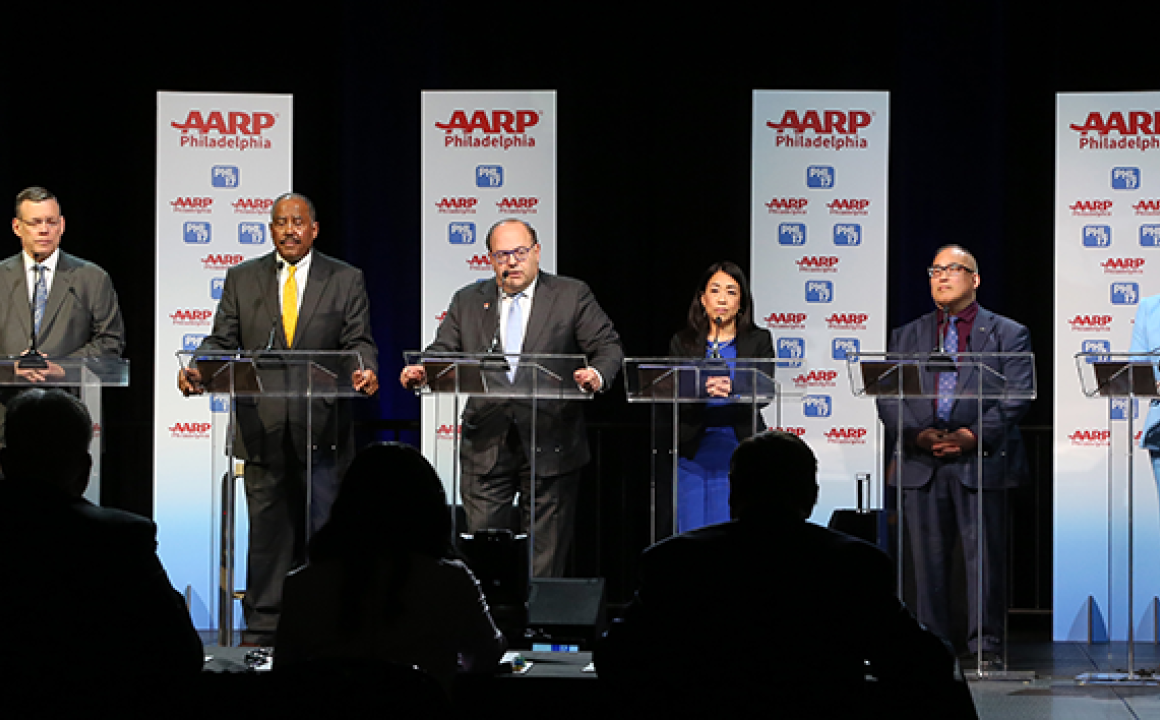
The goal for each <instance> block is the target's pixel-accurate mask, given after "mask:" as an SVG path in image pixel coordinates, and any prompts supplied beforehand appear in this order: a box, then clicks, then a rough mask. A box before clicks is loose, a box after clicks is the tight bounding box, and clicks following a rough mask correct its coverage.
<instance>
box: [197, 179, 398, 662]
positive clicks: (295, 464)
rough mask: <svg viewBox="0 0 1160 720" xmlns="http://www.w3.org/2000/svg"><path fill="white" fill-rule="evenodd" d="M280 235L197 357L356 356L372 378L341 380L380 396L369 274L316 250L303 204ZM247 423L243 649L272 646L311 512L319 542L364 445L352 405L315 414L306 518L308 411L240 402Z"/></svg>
mask: <svg viewBox="0 0 1160 720" xmlns="http://www.w3.org/2000/svg"><path fill="white" fill-rule="evenodd" d="M270 233H271V235H272V237H273V239H274V247H275V250H276V252H273V253H270V254H269V255H264V256H262V257H259V258H254V259H252V260H248V261H246V262H244V263H241V264H240V265H238V266H236V267H234V268H232V269H231V270H230V271H229V272H228V273H226V280H225V286H224V288H223V289H222V299H221V301H220V302H219V303H218V307H217V312H216V313H215V314H214V324H213V332H212V333H211V334H210V335H209V336H208V337H207V338H206V339H205V340H204V341H202V344H201V346H200V347H199V348H198V350H197V352H198V353H204V352H223V351H224V352H234V351H238V350H241V351H260V350H270V351H278V350H346V351H356V352H358V353H359V355H360V356H361V358H362V362H361V367H358V366H353V367H339V366H336V367H334V368H332V370H334V371H335V372H336V373H343V374H344V375H349V377H350V378H351V386H352V387H353V388H354V389H355V390H357V391H359V392H362V393H364V394H366V395H373V394H374V393H375V392H377V391H378V387H379V384H378V377H377V375H376V373H377V371H378V348H377V347H376V346H375V341H374V338H373V337H371V325H370V311H369V304H368V301H367V294H366V286H365V284H364V282H363V274H362V271H361V270H359V269H357V268H355V267H352V266H351V265H348V264H346V263H344V262H342V261H340V260H336V259H334V258H331V257H328V256H326V255H323V254H322V253H320V252H317V251H313V250H312V248H313V245H314V239H315V237H316V236H317V235H318V221H317V219H316V216H315V213H314V206H313V204H312V203H311V202H310V200H309V199H307V198H306V197H305V196H303V195H299V194H297V193H287V194H285V195H282V196H281V197H279V198H278V199H277V200H275V202H274V209H273V212H272V214H271V222H270ZM286 374H287V377H286V378H285V380H284V381H285V387H286V388H287V389H289V390H291V391H293V389H294V388H296V387H300V388H302V390H303V392H304V391H305V387H306V383H305V378H299V379H295V378H294V377H292V375H293V371H292V370H288V371H287V373H286ZM177 384H178V388H179V389H180V390H181V391H182V392H183V393H184V394H185V395H187V396H188V395H197V394H201V393H202V392H204V391H205V388H204V386H203V385H202V377H201V373H200V372H199V370H197V369H196V368H189V369H187V370H182V371H181V372H180V373H179V374H178V380H177ZM264 389H265V388H264ZM237 417H238V428H239V432H238V435H239V437H236V438H235V453H236V454H237V456H238V457H241V458H244V459H245V460H246V503H247V506H248V509H249V515H250V547H249V557H248V559H247V564H248V570H247V580H246V597H245V601H244V603H243V606H244V609H245V614H246V633H245V634H244V635H243V638H242V641H243V643H245V644H253V645H270V644H272V641H273V636H274V631H275V630H276V628H277V624H278V616H279V614H280V612H281V607H282V581H283V580H284V579H285V577H286V573H288V572H289V571H290V570H292V569H293V568H295V567H296V566H298V565H300V564H302V562H303V561H304V559H305V544H306V536H307V529H306V516H307V512H308V513H309V518H310V531H311V532H313V531H314V530H317V529H318V528H319V527H321V526H322V524H323V523H325V522H326V519H327V517H328V516H329V514H330V506H331V504H332V503H333V501H334V497H335V495H336V494H337V492H338V482H339V478H341V477H342V473H343V471H344V469H345V467H346V465H347V464H349V462H350V460H351V458H352V457H353V455H354V437H353V435H352V433H351V426H350V416H349V407H348V406H347V404H346V403H345V402H342V401H339V402H333V403H332V402H330V401H328V400H315V401H314V402H313V404H312V406H311V425H312V436H311V438H310V439H309V444H310V446H311V461H312V465H311V473H310V474H311V478H312V480H313V482H312V484H311V486H310V495H309V497H310V507H309V510H308V511H307V503H306V498H307V493H306V448H307V444H308V442H307V437H306V402H305V399H304V398H302V397H293V396H285V395H282V396H273V395H269V394H268V395H266V396H265V397H263V398H261V399H260V400H259V399H257V398H253V397H242V398H238V400H237Z"/></svg>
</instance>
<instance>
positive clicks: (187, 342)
mask: <svg viewBox="0 0 1160 720" xmlns="http://www.w3.org/2000/svg"><path fill="white" fill-rule="evenodd" d="M202 340H205V334H204V333H186V334H185V335H182V336H181V349H182V350H184V351H185V352H193V351H195V350H197V349H198V348H199V347H201V341H202Z"/></svg>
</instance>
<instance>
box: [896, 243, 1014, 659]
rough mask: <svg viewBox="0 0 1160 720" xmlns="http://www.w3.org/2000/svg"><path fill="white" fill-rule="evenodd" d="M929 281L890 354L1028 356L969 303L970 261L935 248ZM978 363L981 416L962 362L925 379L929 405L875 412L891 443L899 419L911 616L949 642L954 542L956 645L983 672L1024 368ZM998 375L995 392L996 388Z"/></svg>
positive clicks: (993, 652)
mask: <svg viewBox="0 0 1160 720" xmlns="http://www.w3.org/2000/svg"><path fill="white" fill-rule="evenodd" d="M928 273H929V276H930V290H931V296H932V297H933V298H934V302H935V305H936V306H937V307H936V310H935V311H934V312H931V313H928V314H926V315H924V316H922V317H920V318H918V319H917V320H914V321H913V322H911V323H909V324H907V325H904V326H902V327H901V328H897V329H896V330H894V331H893V332H892V333H891V336H890V344H889V346H888V349H889V351H890V352H892V353H931V352H935V351H938V350H942V351H944V352H947V353H956V352H969V353H1030V351H1031V340H1030V336H1029V334H1028V332H1027V328H1026V327H1024V326H1023V325H1020V324H1019V323H1017V322H1015V321H1013V320H1010V319H1008V318H1005V317H1003V316H1001V315H997V314H995V313H993V312H990V311H989V310H986V309H984V308H982V307H980V306H979V304H978V303H977V302H976V300H975V295H976V290H977V289H978V287H979V265H978V262H977V261H976V260H975V257H974V255H972V254H971V253H970V252H968V251H967V250H966V249H964V248H962V247H960V246H958V245H947V246H944V247H942V248H940V249H939V251H938V253H937V254H936V255H935V258H934V262H933V263H932V264H931V266H930V268H929V271H928ZM985 364H986V366H987V367H986V368H983V369H982V372H983V373H984V374H983V380H984V388H983V392H982V395H983V396H984V398H985V399H983V401H982V414H981V415H980V412H979V400H978V398H979V396H980V392H979V389H978V388H979V382H980V375H979V373H980V371H981V369H980V368H979V367H978V366H977V365H974V366H973V365H971V364H967V365H964V366H963V367H962V368H961V369H960V370H958V371H957V372H953V373H952V372H939V373H938V377H937V379H934V378H932V379H931V387H937V388H938V398H937V399H931V398H929V397H927V398H911V399H907V400H903V401H902V402H901V403H900V402H899V401H898V400H889V399H886V398H880V399H879V401H878V413H879V416H880V417H881V418H882V422H883V425H884V426H885V429H886V431H887V433H888V434H890V435H891V436H893V435H894V434H896V433H897V428H898V421H899V413H900V412H901V413H902V443H901V446H902V457H901V458H895V468H896V471H895V478H896V482H897V485H898V486H899V487H901V488H902V501H903V522H904V524H905V526H906V536H907V538H908V539H909V548H910V551H911V553H912V555H913V557H914V566H915V584H916V591H917V603H916V608H915V609H916V612H917V614H918V619H919V620H920V621H922V622H923V624H925V625H926V626H927V627H929V628H930V629H931V630H933V631H934V632H936V633H938V634H939V635H940V636H942V637H943V638H946V639H947V640H951V641H952V642H953V641H954V640H955V638H953V637H952V632H951V628H952V621H951V605H952V598H951V597H950V593H949V589H950V582H951V578H950V571H951V568H952V562H951V561H952V557H953V552H954V548H955V545H956V543H959V542H961V544H962V548H963V557H964V560H965V563H966V569H967V588H968V598H967V600H968V603H967V604H968V608H969V617H968V618H967V626H968V636H967V646H968V649H969V650H970V651H971V653H972V654H974V653H981V654H982V656H983V662H984V663H985V664H986V665H987V667H986V668H983V669H991V670H1001V669H1003V663H1004V658H1003V638H1004V634H1005V633H1004V618H1005V614H1006V600H1007V583H1006V578H1007V563H1006V559H1007V527H1006V525H1007V518H1006V511H1005V508H1006V490H1007V489H1009V488H1013V487H1015V486H1017V485H1018V484H1019V482H1020V480H1021V479H1022V478H1023V477H1024V476H1025V475H1026V473H1027V459H1026V456H1025V454H1024V450H1023V439H1022V436H1021V435H1020V433H1019V422H1020V420H1022V419H1023V417H1024V416H1025V415H1026V414H1027V411H1028V409H1029V408H1030V406H1031V401H1030V399H1028V398H1029V394H1030V391H1031V390H1032V389H1033V386H1034V368H1033V366H1032V363H1031V361H1030V360H1029V359H1028V358H1025V357H1024V358H1020V357H1003V356H995V357H992V358H989V359H987V360H986V361H985ZM999 378H1002V381H1001V382H999V384H1000V385H1002V387H996V382H998V380H997V379H999ZM1004 388H1006V389H1008V390H1009V391H1012V392H1011V393H1010V395H1011V397H1009V398H1001V397H994V396H996V395H1001V394H1003V390H1004ZM891 446H892V447H893V446H895V444H894V442H893V438H892V442H891ZM980 446H981V447H980ZM980 450H981V455H982V473H981V475H982V486H981V487H980V473H979V455H980ZM980 493H981V495H982V497H981V500H982V508H983V511H982V512H983V515H982V518H980V517H979V506H980V502H979V501H980ZM980 531H982V554H981V555H980V553H979V552H978V549H979V544H980ZM980 580H981V583H982V584H981V588H980ZM980 590H981V592H980ZM980 596H981V597H982V608H981V610H982V616H983V617H982V627H979V622H978V617H979V610H980V608H979V605H978V599H979V598H980Z"/></svg>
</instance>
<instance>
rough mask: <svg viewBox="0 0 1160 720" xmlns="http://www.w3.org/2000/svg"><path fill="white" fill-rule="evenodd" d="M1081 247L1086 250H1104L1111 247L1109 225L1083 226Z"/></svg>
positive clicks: (1110, 228) (1110, 229) (1110, 227)
mask: <svg viewBox="0 0 1160 720" xmlns="http://www.w3.org/2000/svg"><path fill="white" fill-rule="evenodd" d="M1083 246H1084V247H1087V248H1106V247H1111V246H1112V226H1111V225H1084V226H1083Z"/></svg>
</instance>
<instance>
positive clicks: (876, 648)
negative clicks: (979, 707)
mask: <svg viewBox="0 0 1160 720" xmlns="http://www.w3.org/2000/svg"><path fill="white" fill-rule="evenodd" d="M816 477H817V459H816V458H815V456H814V453H813V451H812V450H811V449H810V447H809V446H808V445H806V443H805V442H804V441H802V440H801V439H800V438H798V437H797V436H795V435H793V434H790V433H787V432H783V431H768V432H763V433H760V434H758V435H755V436H752V437H750V438H747V439H745V440H743V441H742V442H741V443H740V444H739V445H738V447H737V449H736V451H735V452H734V453H733V457H732V459H731V462H730V471H729V484H730V493H729V507H730V515H731V517H732V518H733V519H732V520H731V521H729V522H725V523H720V524H717V525H710V526H707V527H704V528H700V529H697V530H693V531H690V532H687V533H684V534H681V535H677V536H674V537H671V538H668V539H666V540H664V541H662V542H660V543H657V544H656V545H653V546H652V547H650V548H648V549H647V550H645V552H644V554H643V555H642V556H641V560H640V585H639V588H638V590H637V592H636V596H635V598H634V599H633V601H632V603H631V604H630V605H629V607H628V608H627V609H626V611H625V613H624V616H623V617H622V618H621V619H618V620H616V621H614V622H613V624H612V626H611V627H610V629H609V631H608V633H607V634H606V636H605V637H604V638H603V639H602V642H601V643H600V644H599V645H598V647H597V650H596V670H597V673H598V674H599V675H600V677H601V679H602V680H605V681H606V682H608V683H609V685H610V688H611V689H612V690H613V691H614V695H617V696H618V697H619V698H620V700H621V701H622V702H623V703H624V704H626V705H627V706H629V707H631V708H632V709H634V710H635V711H642V710H645V709H647V710H651V711H654V712H655V711H657V710H662V711H666V712H674V713H676V714H678V715H682V716H684V715H688V714H703V713H709V714H710V715H709V716H711V715H713V714H720V713H723V712H728V711H752V710H754V709H764V710H766V711H767V712H768V714H770V715H771V716H776V717H831V716H852V717H858V716H861V715H857V714H850V713H858V712H861V711H864V710H866V706H867V704H870V703H873V702H875V701H882V700H883V698H884V697H891V698H902V697H905V698H906V700H901V699H900V700H899V702H900V703H902V704H901V705H900V706H899V708H896V710H903V711H909V710H912V709H914V706H913V705H909V706H908V705H907V703H910V702H911V700H913V699H914V698H913V695H914V694H918V695H923V696H925V697H926V698H927V699H929V698H930V697H931V695H932V693H934V694H936V695H939V696H940V698H943V697H946V696H948V695H949V696H950V697H955V698H957V701H958V702H960V703H961V702H962V701H963V700H964V695H965V702H966V703H967V705H968V706H969V705H970V696H969V693H968V691H967V690H966V689H965V686H963V685H962V684H961V683H955V682H954V676H955V661H954V657H953V655H952V654H951V651H950V649H949V648H948V647H947V646H946V644H945V643H943V642H942V641H941V640H939V639H938V638H937V637H936V636H934V635H933V634H932V633H930V632H928V631H927V630H926V629H925V628H923V627H922V626H921V625H919V624H918V622H917V621H916V620H915V619H914V617H913V616H912V615H911V614H910V612H909V611H908V610H907V609H906V608H905V606H903V604H902V603H901V602H900V601H899V600H898V598H897V596H896V595H895V573H894V570H893V566H892V563H891V561H890V559H889V558H888V557H887V556H886V555H885V554H884V553H883V552H881V551H880V550H879V549H878V548H876V547H874V546H873V545H870V544H869V543H866V542H863V541H861V540H858V539H856V538H853V537H850V536H847V535H844V534H842V533H838V532H835V531H832V530H829V529H827V528H823V527H820V526H818V525H814V524H812V523H809V522H807V521H806V519H807V518H808V517H809V516H810V513H811V512H812V510H813V507H814V504H815V503H816V501H817V495H818V485H817V480H816ZM868 672H869V673H871V674H872V675H873V677H874V678H876V679H875V680H873V681H868V680H867V677H866V676H867V673H868ZM899 691H902V692H905V693H906V695H905V696H903V695H899V694H897V693H898V692H899ZM944 691H946V692H945V693H944ZM960 691H961V692H960ZM952 702H954V701H952ZM959 707H962V705H961V704H960V705H959ZM954 713H955V710H954V708H953V707H952V706H950V705H947V704H945V703H940V711H939V716H940V717H956V715H955V714H954ZM973 713H974V710H973V706H970V707H969V709H968V710H967V712H966V714H967V716H972V715H973ZM719 716H722V717H723V716H724V715H719ZM865 716H866V717H872V716H873V715H865Z"/></svg>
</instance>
